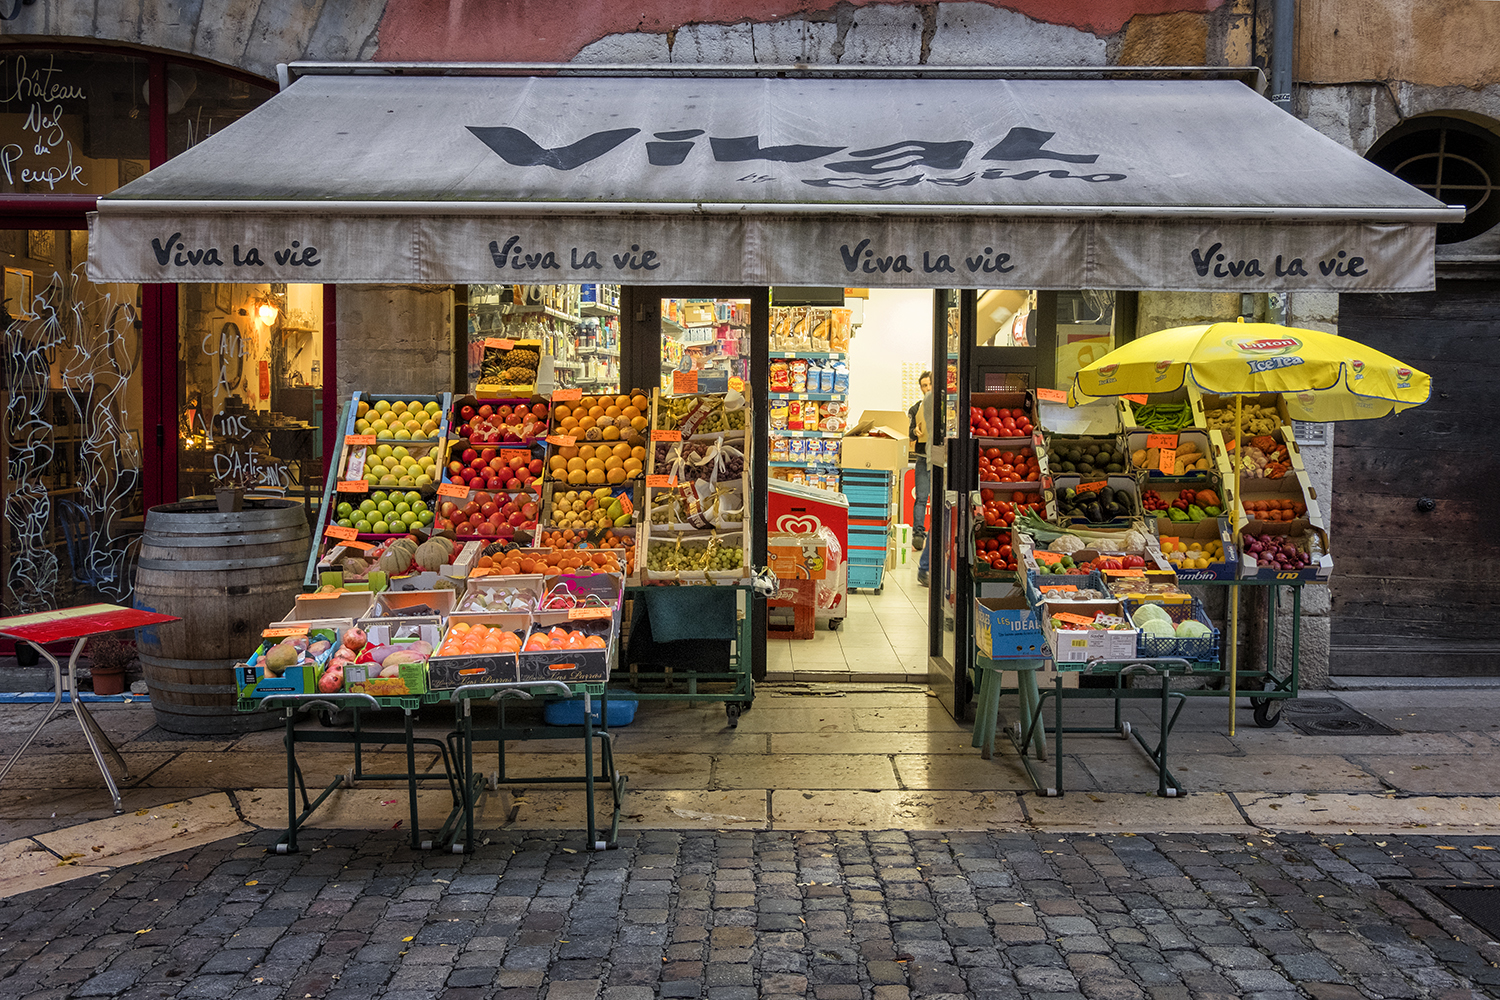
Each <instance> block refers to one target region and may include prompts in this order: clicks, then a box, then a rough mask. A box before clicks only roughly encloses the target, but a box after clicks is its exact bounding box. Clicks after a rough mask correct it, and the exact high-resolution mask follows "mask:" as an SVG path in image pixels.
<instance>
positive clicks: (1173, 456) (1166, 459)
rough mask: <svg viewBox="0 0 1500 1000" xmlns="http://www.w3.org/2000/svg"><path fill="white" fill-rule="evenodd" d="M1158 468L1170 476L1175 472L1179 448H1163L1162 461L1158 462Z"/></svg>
mask: <svg viewBox="0 0 1500 1000" xmlns="http://www.w3.org/2000/svg"><path fill="white" fill-rule="evenodd" d="M1156 468H1157V469H1158V470H1159V471H1161V472H1164V473H1166V474H1167V475H1169V476H1170V475H1171V474H1172V473H1173V472H1175V471H1176V469H1177V449H1176V448H1163V449H1162V450H1161V456H1160V461H1158V462H1157V463H1156Z"/></svg>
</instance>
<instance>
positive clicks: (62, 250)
mask: <svg viewBox="0 0 1500 1000" xmlns="http://www.w3.org/2000/svg"><path fill="white" fill-rule="evenodd" d="M0 259H3V260H4V263H5V302H4V313H3V314H0V327H3V336H4V339H5V381H4V383H3V393H0V395H3V396H4V414H5V428H4V434H3V435H0V465H3V467H4V469H5V495H4V517H3V519H0V531H3V535H4V537H3V544H0V563H3V565H0V579H3V583H4V613H6V614H24V613H27V612H32V611H41V610H46V609H48V608H54V607H58V606H61V605H65V604H80V603H89V602H91V601H98V600H101V599H102V600H105V601H110V602H116V603H118V602H124V603H129V598H130V591H131V581H132V576H133V573H132V570H133V563H134V560H135V554H136V552H137V551H138V549H139V539H140V531H141V528H142V524H143V517H142V514H143V511H142V508H141V463H142V451H141V399H142V392H143V385H142V372H141V342H142V336H141V322H140V299H141V290H140V286H138V285H95V284H92V283H90V282H89V281H88V279H87V278H86V277H85V276H84V266H85V263H84V262H85V261H86V260H87V259H88V235H87V234H86V233H84V232H70V231H68V230H30V231H28V230H24V229H17V230H0Z"/></svg>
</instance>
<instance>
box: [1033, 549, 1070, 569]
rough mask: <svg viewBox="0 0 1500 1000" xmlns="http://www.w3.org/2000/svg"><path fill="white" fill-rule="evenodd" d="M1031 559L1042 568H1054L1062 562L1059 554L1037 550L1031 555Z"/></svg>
mask: <svg viewBox="0 0 1500 1000" xmlns="http://www.w3.org/2000/svg"><path fill="white" fill-rule="evenodd" d="M1031 557H1032V558H1033V559H1035V560H1036V561H1037V562H1039V563H1041V564H1042V565H1043V566H1056V565H1057V564H1058V563H1060V562H1062V560H1063V557H1062V553H1061V552H1048V551H1046V550H1045V549H1037V550H1036V551H1034V552H1032V553H1031Z"/></svg>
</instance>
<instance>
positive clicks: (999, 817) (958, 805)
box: [771, 789, 1025, 830]
mask: <svg viewBox="0 0 1500 1000" xmlns="http://www.w3.org/2000/svg"><path fill="white" fill-rule="evenodd" d="M1024 820H1025V814H1024V813H1023V812H1022V809H1021V804H1020V800H1019V799H1018V798H1017V797H1016V795H1015V794H1014V793H1008V792H929V791H797V790H795V789H778V790H777V791H776V792H775V793H774V794H773V795H772V798H771V823H772V826H773V827H774V828H775V829H778V830H830V829H833V830H878V829H885V828H888V827H897V828H902V829H918V828H920V829H937V830H945V829H954V830H975V829H1002V830H1003V829H1020V827H1021V825H1022V824H1023V822H1024Z"/></svg>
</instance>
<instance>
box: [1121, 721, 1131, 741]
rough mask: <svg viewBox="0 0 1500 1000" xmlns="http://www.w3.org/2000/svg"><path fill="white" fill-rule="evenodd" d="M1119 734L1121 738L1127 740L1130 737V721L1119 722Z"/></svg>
mask: <svg viewBox="0 0 1500 1000" xmlns="http://www.w3.org/2000/svg"><path fill="white" fill-rule="evenodd" d="M1120 736H1121V738H1123V739H1127V740H1128V739H1130V723H1128V722H1122V723H1120Z"/></svg>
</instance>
